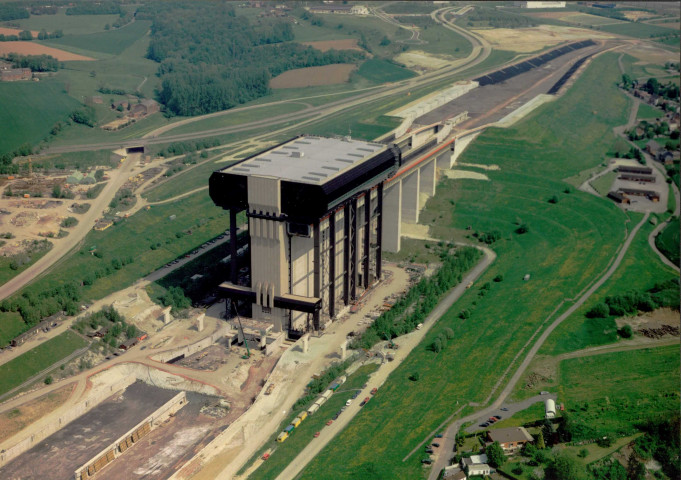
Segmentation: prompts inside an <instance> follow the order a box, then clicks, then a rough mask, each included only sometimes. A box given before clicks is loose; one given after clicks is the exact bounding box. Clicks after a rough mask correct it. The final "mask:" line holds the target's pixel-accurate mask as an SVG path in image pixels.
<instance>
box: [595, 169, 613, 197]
mask: <svg viewBox="0 0 681 480" xmlns="http://www.w3.org/2000/svg"><path fill="white" fill-rule="evenodd" d="M616 178H617V173H616V172H608V173H606V174H605V175H601V176H600V177H598V178H597V179H596V180H594V181H593V182H591V186H592V187H594V189H595V190H596V191H597V192H598V193H599V194H600V195H602V196H606V195H607V194H608V192H609V191H610V187H612V182H614V181H615V179H616Z"/></svg>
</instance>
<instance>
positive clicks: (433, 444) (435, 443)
mask: <svg viewBox="0 0 681 480" xmlns="http://www.w3.org/2000/svg"><path fill="white" fill-rule="evenodd" d="M431 445H432V446H434V447H436V448H437V447H439V446H440V444H439V443H437V442H433V443H431Z"/></svg>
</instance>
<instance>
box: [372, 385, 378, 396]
mask: <svg viewBox="0 0 681 480" xmlns="http://www.w3.org/2000/svg"><path fill="white" fill-rule="evenodd" d="M376 392H378V388H376V387H374V388H372V389H371V394H372V395H376Z"/></svg>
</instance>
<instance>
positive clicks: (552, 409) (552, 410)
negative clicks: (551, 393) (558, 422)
mask: <svg viewBox="0 0 681 480" xmlns="http://www.w3.org/2000/svg"><path fill="white" fill-rule="evenodd" d="M544 405H545V407H546V418H555V417H556V402H555V401H554V400H553V399H552V398H548V399H547V400H546V401H545V402H544Z"/></svg>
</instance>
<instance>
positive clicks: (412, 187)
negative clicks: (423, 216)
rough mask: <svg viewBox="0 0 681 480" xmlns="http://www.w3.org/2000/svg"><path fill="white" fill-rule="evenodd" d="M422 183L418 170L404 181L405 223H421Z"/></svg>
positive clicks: (403, 206)
mask: <svg viewBox="0 0 681 480" xmlns="http://www.w3.org/2000/svg"><path fill="white" fill-rule="evenodd" d="M420 183H421V181H420V171H419V169H418V168H417V169H415V171H414V172H413V173H411V174H409V175H407V176H406V177H405V178H404V179H403V180H402V221H403V222H405V223H419V193H420V192H419V186H420Z"/></svg>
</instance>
